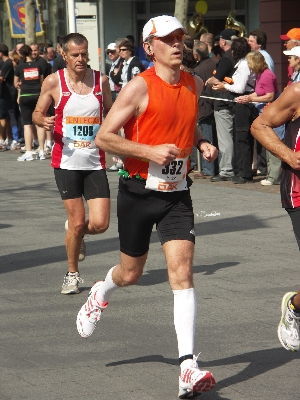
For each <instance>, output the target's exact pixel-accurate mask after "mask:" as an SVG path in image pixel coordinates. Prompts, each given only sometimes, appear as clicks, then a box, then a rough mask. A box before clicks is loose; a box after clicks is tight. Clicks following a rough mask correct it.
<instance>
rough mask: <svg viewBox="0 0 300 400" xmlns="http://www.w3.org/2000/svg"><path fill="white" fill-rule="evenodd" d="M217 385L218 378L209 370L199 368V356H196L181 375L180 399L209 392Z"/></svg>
mask: <svg viewBox="0 0 300 400" xmlns="http://www.w3.org/2000/svg"><path fill="white" fill-rule="evenodd" d="M215 386H216V380H215V378H214V376H213V374H212V373H211V372H209V371H201V370H200V369H199V368H198V363H197V357H195V356H194V358H193V362H192V364H191V366H190V367H188V368H186V369H184V370H183V372H182V374H181V375H180V377H179V393H178V397H179V398H180V399H188V398H192V397H195V396H197V395H199V394H200V393H202V392H208V391H209V390H211V389H213V388H214V387H215Z"/></svg>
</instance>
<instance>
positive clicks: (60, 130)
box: [51, 69, 105, 170]
mask: <svg viewBox="0 0 300 400" xmlns="http://www.w3.org/2000/svg"><path fill="white" fill-rule="evenodd" d="M57 74H58V79H59V82H60V85H59V86H60V98H59V101H58V103H57V105H56V106H55V107H54V108H55V115H56V120H55V128H54V136H53V138H54V145H53V149H52V163H51V165H52V167H54V168H62V169H72V170H98V169H104V168H105V152H104V151H103V150H100V149H97V148H96V146H95V136H96V134H97V132H98V130H99V128H100V125H101V124H102V118H103V98H102V76H101V73H100V72H99V71H93V75H94V85H93V89H92V91H91V92H90V93H89V94H86V95H79V94H77V93H75V92H73V91H72V89H71V88H70V87H69V85H68V83H67V79H66V69H61V70H58V71H57Z"/></svg>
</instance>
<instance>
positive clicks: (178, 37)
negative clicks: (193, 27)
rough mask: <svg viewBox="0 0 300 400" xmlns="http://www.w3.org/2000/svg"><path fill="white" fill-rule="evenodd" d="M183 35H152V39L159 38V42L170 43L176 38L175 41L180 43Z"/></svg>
mask: <svg viewBox="0 0 300 400" xmlns="http://www.w3.org/2000/svg"><path fill="white" fill-rule="evenodd" d="M183 37H184V34H183V33H170V34H169V35H167V36H163V37H156V36H154V37H153V39H155V40H160V41H161V42H164V43H172V42H174V40H175V39H176V42H179V43H180V42H182V41H183Z"/></svg>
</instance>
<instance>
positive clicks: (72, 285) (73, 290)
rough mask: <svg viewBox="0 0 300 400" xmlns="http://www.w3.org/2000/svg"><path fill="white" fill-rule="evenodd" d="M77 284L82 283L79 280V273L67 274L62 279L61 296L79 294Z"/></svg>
mask: <svg viewBox="0 0 300 400" xmlns="http://www.w3.org/2000/svg"><path fill="white" fill-rule="evenodd" d="M78 282H80V283H84V281H83V279H81V278H80V275H79V272H68V273H67V274H66V275H65V277H64V282H63V284H62V288H61V293H62V294H77V293H79V289H78Z"/></svg>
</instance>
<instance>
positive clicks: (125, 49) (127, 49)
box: [119, 49, 128, 51]
mask: <svg viewBox="0 0 300 400" xmlns="http://www.w3.org/2000/svg"><path fill="white" fill-rule="evenodd" d="M127 50H128V49H119V51H127Z"/></svg>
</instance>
